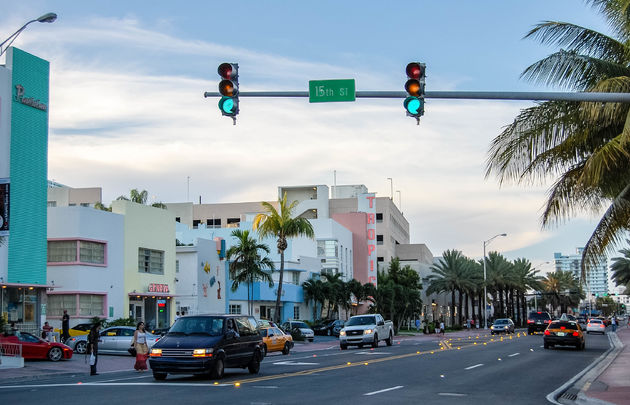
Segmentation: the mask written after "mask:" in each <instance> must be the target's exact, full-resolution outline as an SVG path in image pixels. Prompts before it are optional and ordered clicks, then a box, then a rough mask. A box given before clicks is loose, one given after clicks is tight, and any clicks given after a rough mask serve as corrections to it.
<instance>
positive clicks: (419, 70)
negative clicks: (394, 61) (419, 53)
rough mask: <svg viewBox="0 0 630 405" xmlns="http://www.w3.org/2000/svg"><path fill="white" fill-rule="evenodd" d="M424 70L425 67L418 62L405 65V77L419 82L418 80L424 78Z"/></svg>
mask: <svg viewBox="0 0 630 405" xmlns="http://www.w3.org/2000/svg"><path fill="white" fill-rule="evenodd" d="M424 69H425V66H424V64H420V63H418V62H411V63H410V64H408V65H407V69H406V72H407V77H408V78H410V79H417V80H420V78H422V77H424Z"/></svg>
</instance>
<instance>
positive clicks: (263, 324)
mask: <svg viewBox="0 0 630 405" xmlns="http://www.w3.org/2000/svg"><path fill="white" fill-rule="evenodd" d="M256 322H257V323H258V327H259V328H272V327H275V326H276V324H275V323H274V322H273V321H270V320H268V319H256Z"/></svg>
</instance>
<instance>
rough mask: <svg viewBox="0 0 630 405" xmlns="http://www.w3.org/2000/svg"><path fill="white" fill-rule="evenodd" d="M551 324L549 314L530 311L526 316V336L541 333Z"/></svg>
mask: <svg viewBox="0 0 630 405" xmlns="http://www.w3.org/2000/svg"><path fill="white" fill-rule="evenodd" d="M550 323H551V315H549V312H541V311H532V312H530V313H529V315H528V316H527V334H528V335H531V334H532V333H534V332H543V331H544V330H545V329H547V326H549V324H550Z"/></svg>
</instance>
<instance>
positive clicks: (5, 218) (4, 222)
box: [0, 179, 9, 236]
mask: <svg viewBox="0 0 630 405" xmlns="http://www.w3.org/2000/svg"><path fill="white" fill-rule="evenodd" d="M7 235H9V179H0V236H7Z"/></svg>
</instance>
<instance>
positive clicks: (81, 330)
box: [54, 323, 92, 337]
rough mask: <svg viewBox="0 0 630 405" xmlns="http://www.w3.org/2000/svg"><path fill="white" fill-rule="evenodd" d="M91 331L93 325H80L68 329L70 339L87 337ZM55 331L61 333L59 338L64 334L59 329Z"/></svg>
mask: <svg viewBox="0 0 630 405" xmlns="http://www.w3.org/2000/svg"><path fill="white" fill-rule="evenodd" d="M90 329H92V324H91V323H80V324H78V325H74V326H73V327H71V328H70V329H68V334H69V335H70V337H73V336H81V335H87V334H88V333H90ZM54 331H55V332H57V333H59V336H61V335H62V334H63V331H62V330H61V329H59V328H55V330H54Z"/></svg>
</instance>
